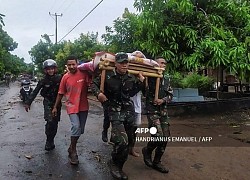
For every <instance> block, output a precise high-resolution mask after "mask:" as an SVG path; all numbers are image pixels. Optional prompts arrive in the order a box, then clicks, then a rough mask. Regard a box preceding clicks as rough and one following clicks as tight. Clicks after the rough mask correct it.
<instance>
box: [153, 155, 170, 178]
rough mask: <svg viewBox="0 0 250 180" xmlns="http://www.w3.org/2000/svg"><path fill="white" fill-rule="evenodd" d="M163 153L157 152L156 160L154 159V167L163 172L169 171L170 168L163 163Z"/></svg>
mask: <svg viewBox="0 0 250 180" xmlns="http://www.w3.org/2000/svg"><path fill="white" fill-rule="evenodd" d="M162 155H163V153H162V152H157V151H156V152H155V157H154V161H153V166H152V167H153V169H155V170H157V171H159V172H161V173H168V172H169V170H168V169H167V168H165V167H164V166H163V165H162V164H161V157H162Z"/></svg>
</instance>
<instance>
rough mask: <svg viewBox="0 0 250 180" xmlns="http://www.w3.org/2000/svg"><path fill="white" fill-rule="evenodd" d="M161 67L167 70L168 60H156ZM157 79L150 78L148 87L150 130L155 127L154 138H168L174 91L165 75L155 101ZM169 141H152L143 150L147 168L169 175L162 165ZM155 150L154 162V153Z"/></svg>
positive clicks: (147, 107)
mask: <svg viewBox="0 0 250 180" xmlns="http://www.w3.org/2000/svg"><path fill="white" fill-rule="evenodd" d="M156 62H158V64H159V66H160V67H162V68H164V69H165V68H166V60H165V59H164V58H162V57H159V58H157V59H156ZM155 87H156V78H153V77H148V85H147V87H146V92H145V93H146V109H147V119H148V126H149V128H151V127H155V128H156V129H157V133H156V134H154V135H152V136H153V137H168V136H170V131H169V122H168V120H169V118H168V114H167V103H168V102H169V101H171V99H172V90H171V88H170V84H169V78H168V77H167V76H166V75H164V77H163V78H161V81H160V87H159V96H158V100H156V101H155V100H154V99H155ZM166 146H167V141H164V142H156V141H150V142H148V144H147V146H146V147H144V148H143V149H142V154H143V159H144V162H145V164H146V165H147V166H149V167H152V168H154V169H156V170H157V171H159V172H162V173H168V169H166V168H165V167H164V166H163V165H162V164H161V157H162V155H163V154H164V151H165V148H166ZM153 150H155V156H154V160H153V162H152V157H151V156H152V152H153Z"/></svg>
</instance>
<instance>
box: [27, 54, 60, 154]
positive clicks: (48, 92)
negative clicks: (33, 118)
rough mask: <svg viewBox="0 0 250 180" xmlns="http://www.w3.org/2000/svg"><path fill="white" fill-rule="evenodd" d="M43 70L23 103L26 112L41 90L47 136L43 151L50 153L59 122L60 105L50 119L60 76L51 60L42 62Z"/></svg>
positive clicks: (53, 146)
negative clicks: (41, 77)
mask: <svg viewBox="0 0 250 180" xmlns="http://www.w3.org/2000/svg"><path fill="white" fill-rule="evenodd" d="M43 69H44V72H45V76H44V78H43V79H41V80H40V81H39V82H38V84H37V86H36V88H35V89H34V91H33V92H32V93H31V94H30V96H29V97H28V99H27V100H26V101H25V110H26V111H27V112H28V111H29V109H30V106H31V103H32V102H33V100H34V99H35V98H36V96H37V94H38V93H39V91H40V90H41V92H40V94H41V96H43V98H44V100H43V106H44V119H45V121H46V125H45V134H46V136H47V140H46V144H45V150H47V151H50V150H53V149H54V148H55V144H54V137H55V136H56V133H57V128H58V122H59V121H60V115H61V105H60V106H58V110H57V112H58V113H57V115H56V116H55V117H52V113H51V112H52V108H53V106H54V104H55V101H56V96H57V93H58V88H59V84H60V81H61V75H58V74H56V72H57V64H56V62H55V61H54V60H52V59H47V60H46V61H44V62H43Z"/></svg>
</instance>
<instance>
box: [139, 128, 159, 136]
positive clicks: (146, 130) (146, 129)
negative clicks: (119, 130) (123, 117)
mask: <svg viewBox="0 0 250 180" xmlns="http://www.w3.org/2000/svg"><path fill="white" fill-rule="evenodd" d="M148 132H149V133H150V134H152V135H155V134H156V133H157V129H156V127H151V128H137V129H136V131H135V133H140V134H142V133H143V134H146V133H148Z"/></svg>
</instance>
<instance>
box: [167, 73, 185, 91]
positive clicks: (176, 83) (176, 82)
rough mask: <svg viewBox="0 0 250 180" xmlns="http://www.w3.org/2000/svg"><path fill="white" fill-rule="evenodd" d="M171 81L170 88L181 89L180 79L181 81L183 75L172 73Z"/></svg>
mask: <svg viewBox="0 0 250 180" xmlns="http://www.w3.org/2000/svg"><path fill="white" fill-rule="evenodd" d="M170 79H171V86H172V87H176V88H182V87H183V86H182V79H183V75H182V74H181V73H179V72H175V73H173V75H171V77H170Z"/></svg>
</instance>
